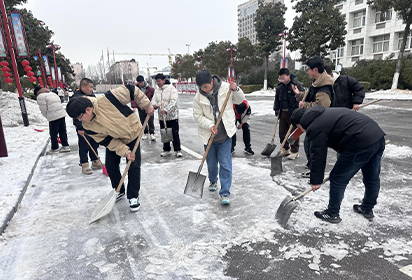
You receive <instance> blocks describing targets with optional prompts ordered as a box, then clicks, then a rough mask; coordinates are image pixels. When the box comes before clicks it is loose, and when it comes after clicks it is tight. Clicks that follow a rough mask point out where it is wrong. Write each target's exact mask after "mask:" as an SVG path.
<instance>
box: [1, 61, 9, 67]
mask: <svg viewBox="0 0 412 280" xmlns="http://www.w3.org/2000/svg"><path fill="white" fill-rule="evenodd" d="M0 65H1V66H3V67H4V66H9V63H8V62H7V61H2V62H0Z"/></svg>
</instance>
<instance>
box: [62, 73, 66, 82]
mask: <svg viewBox="0 0 412 280" xmlns="http://www.w3.org/2000/svg"><path fill="white" fill-rule="evenodd" d="M62 81H63V83H65V82H66V79H65V77H64V74H63V75H62Z"/></svg>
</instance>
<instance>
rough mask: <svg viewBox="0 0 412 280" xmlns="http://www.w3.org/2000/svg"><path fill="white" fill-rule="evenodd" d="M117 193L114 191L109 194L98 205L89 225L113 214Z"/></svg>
mask: <svg viewBox="0 0 412 280" xmlns="http://www.w3.org/2000/svg"><path fill="white" fill-rule="evenodd" d="M116 196H117V193H116V191H115V190H114V189H113V190H112V191H111V192H110V193H108V194H107V195H106V196H105V198H104V199H103V200H102V201H100V202H99V204H97V207H96V208H95V209H94V211H93V214H92V216H91V217H90V221H89V224H91V223H93V222H95V221H97V220H99V219H100V218H102V217H104V216H106V215H107V214H109V213H110V212H112V210H113V207H114V203H115V202H116Z"/></svg>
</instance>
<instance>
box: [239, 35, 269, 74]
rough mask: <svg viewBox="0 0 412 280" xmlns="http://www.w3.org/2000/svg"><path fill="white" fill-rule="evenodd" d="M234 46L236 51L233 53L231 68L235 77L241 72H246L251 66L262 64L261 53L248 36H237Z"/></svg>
mask: <svg viewBox="0 0 412 280" xmlns="http://www.w3.org/2000/svg"><path fill="white" fill-rule="evenodd" d="M235 48H236V50H237V51H236V52H234V53H233V68H234V69H235V76H236V77H237V79H239V78H240V77H241V76H242V74H248V73H249V72H250V70H251V69H252V67H254V66H257V65H261V64H262V59H263V55H262V54H261V53H260V50H259V49H257V48H255V47H254V46H253V45H252V42H250V40H249V38H247V37H242V38H239V41H238V42H237V44H236V47H235Z"/></svg>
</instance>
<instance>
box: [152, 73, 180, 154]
mask: <svg viewBox="0 0 412 280" xmlns="http://www.w3.org/2000/svg"><path fill="white" fill-rule="evenodd" d="M155 80H156V84H157V86H158V88H157V89H156V90H155V92H154V96H153V99H152V105H153V107H154V108H155V109H158V116H159V124H160V128H161V129H163V128H165V124H164V121H163V115H164V116H165V118H166V126H167V127H168V128H172V135H173V142H172V143H173V150H174V151H175V156H176V157H182V156H183V155H182V151H181V148H180V137H179V104H178V101H179V96H178V93H177V89H176V88H175V87H174V86H173V85H171V84H170V82H168V81H167V80H166V77H165V76H164V75H163V74H161V73H159V74H157V75H156V76H155ZM162 106H163V109H162ZM171 150H172V148H171V147H170V142H168V143H163V152H162V153H161V154H160V156H161V157H166V156H169V155H171V154H172V152H171Z"/></svg>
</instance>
